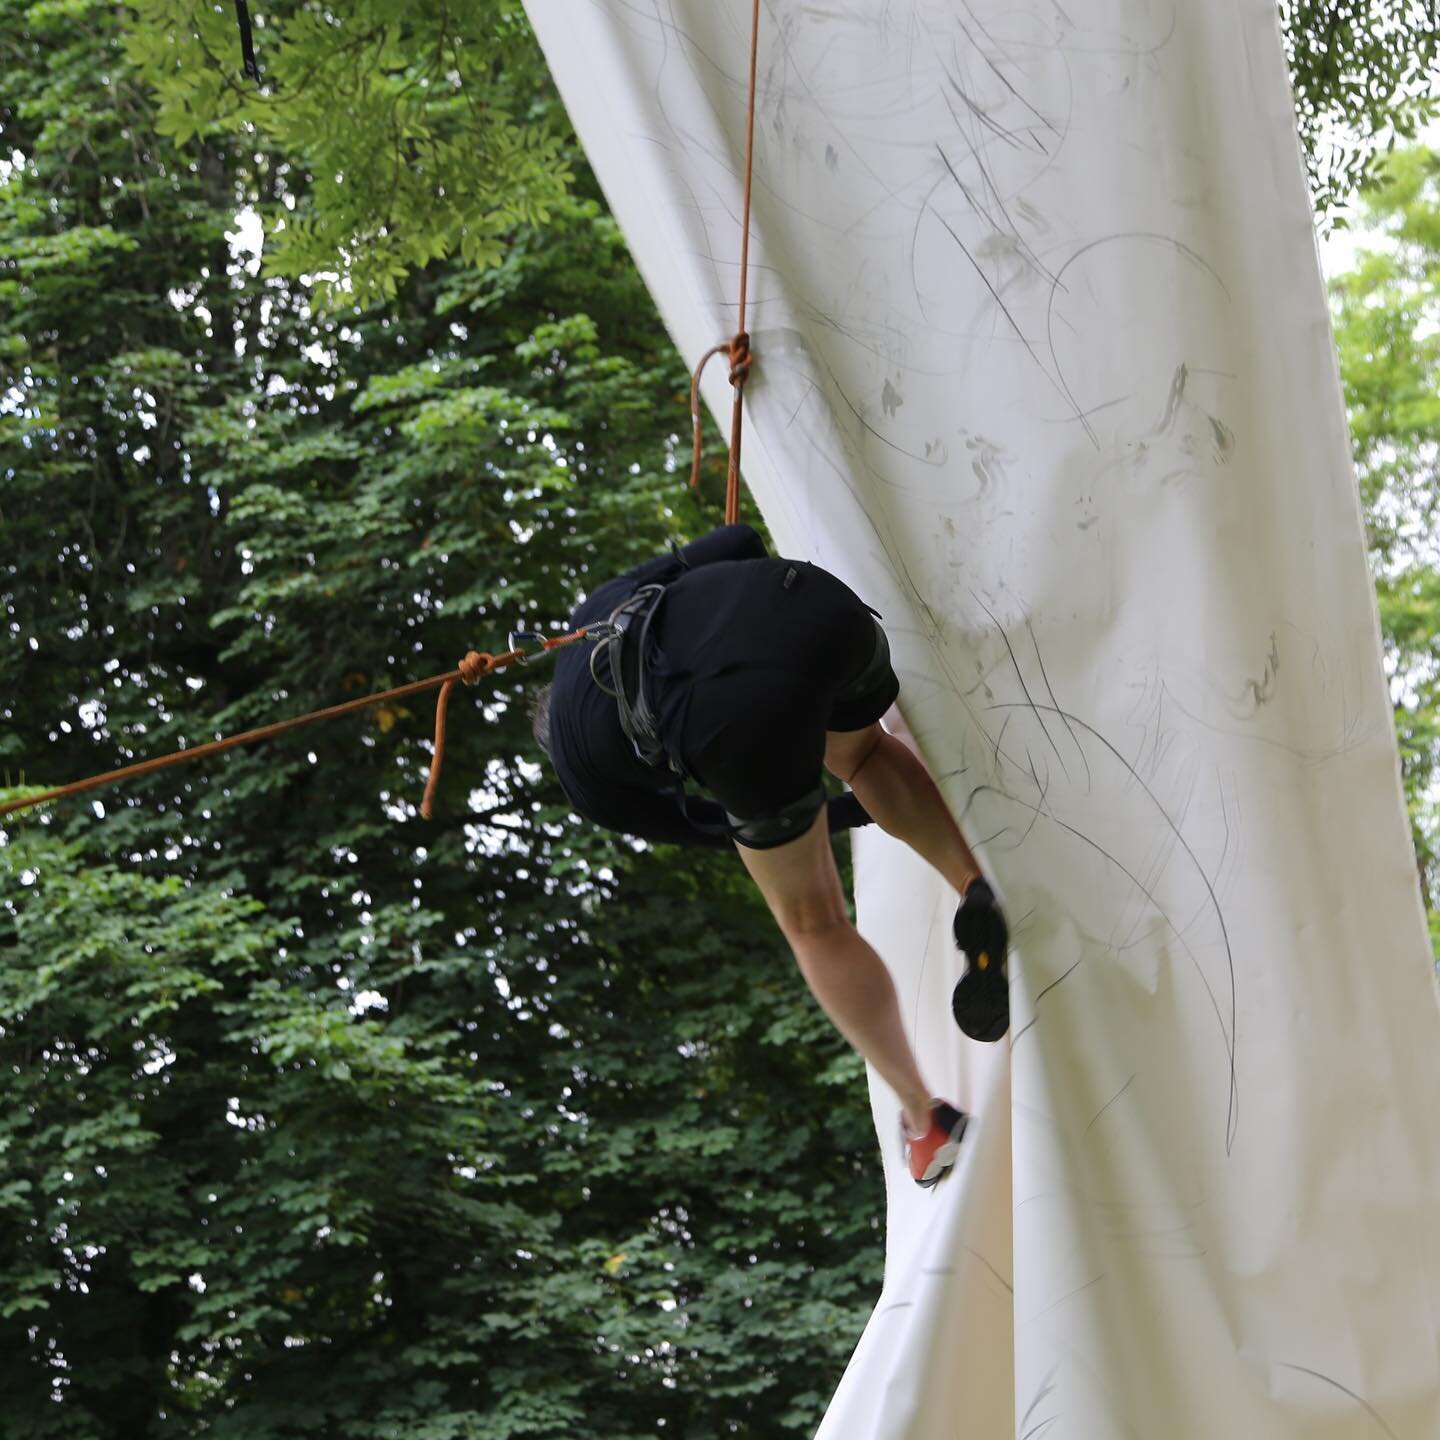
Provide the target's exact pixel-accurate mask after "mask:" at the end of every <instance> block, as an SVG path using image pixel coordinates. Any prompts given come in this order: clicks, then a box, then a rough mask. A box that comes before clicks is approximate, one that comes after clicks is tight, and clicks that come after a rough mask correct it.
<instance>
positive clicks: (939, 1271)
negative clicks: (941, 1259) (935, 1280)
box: [920, 1265, 955, 1275]
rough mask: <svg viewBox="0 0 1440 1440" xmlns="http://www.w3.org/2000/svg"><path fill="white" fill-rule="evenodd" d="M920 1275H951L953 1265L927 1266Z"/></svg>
mask: <svg viewBox="0 0 1440 1440" xmlns="http://www.w3.org/2000/svg"><path fill="white" fill-rule="evenodd" d="M920 1273H921V1274H922V1275H953V1274H954V1273H955V1267H954V1266H953V1265H927V1266H926V1267H925V1268H924V1269H923V1270H922V1271H921V1272H920Z"/></svg>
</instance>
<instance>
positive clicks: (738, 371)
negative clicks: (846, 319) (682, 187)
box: [690, 0, 760, 525]
mask: <svg viewBox="0 0 1440 1440" xmlns="http://www.w3.org/2000/svg"><path fill="white" fill-rule="evenodd" d="M759 53H760V0H754V8H753V10H752V12H751V16H750V95H749V100H748V102H747V106H746V113H745V190H744V199H743V203H742V207H741V216H740V313H739V321H738V324H737V326H736V330H735V334H734V335H732V336H731V337H730V339H729V340H726V341H725V342H724V343H723V344H720V345H714V346H712V347H711V348H710V349H709V350H707V351H706V352H705V353H704V354H703V355H702V356H701V357H700V363H699V364H698V365H696V367H695V373H694V374H693V375H692V376H691V377H690V423H691V430H692V437H691V438H692V449H691V456H690V484H691V486H692V487H694V486H696V485H698V484H699V483H700V376H701V374H702V373H703V372H704V369H705V366H706V364H707V362H708V361H709V360H710V357H711V356H712V355H719V354H720V353H721V352H722V351H723V352H724V353H725V354H727V355H728V356H729V357H730V384H731V385H732V386H733V387H734V390H735V398H734V402H733V404H732V405H731V408H730V460H729V464H728V465H727V467H726V471H725V523H726V524H727V525H733V524H734V523H735V522H736V521H737V520H738V519H739V518H740V435H741V428H742V424H741V422H742V412H743V408H744V407H743V404H742V401H743V399H744V395H745V381H746V378H747V377H748V376H749V374H750V360H751V356H750V336H749V335H748V334H747V333H746V330H745V289H746V282H747V281H748V280H749V277H750V178H751V174H752V172H753V170H754V164H755V65H756V59H757V57H758V55H759Z"/></svg>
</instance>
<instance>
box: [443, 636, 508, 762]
mask: <svg viewBox="0 0 1440 1440" xmlns="http://www.w3.org/2000/svg"><path fill="white" fill-rule="evenodd" d="M494 668H495V657H494V656H493V655H491V654H490V653H489V651H487V650H471V651H469V652H468V653H467V654H466V656H465V658H464V659H463V660H462V661H461V662H460V679H461V680H462V681H464V683H465V684H466V685H478V684H479V683H480V681H481V680H482V679H483V678H484V677H485V676H486V675H488V674H489V673H490V672H491V671H492V670H493V669H494ZM440 694H441V703H443V701H444V697H445V691H444V688H443V687H442V688H441V691H440ZM436 764H437V765H438V764H439V757H438V756H437V757H436Z"/></svg>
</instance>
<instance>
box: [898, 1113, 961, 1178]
mask: <svg viewBox="0 0 1440 1440" xmlns="http://www.w3.org/2000/svg"><path fill="white" fill-rule="evenodd" d="M969 1123H970V1117H969V1116H968V1115H967V1114H966V1113H965V1112H964V1111H963V1110H957V1109H956V1108H955V1107H954V1106H953V1105H951V1104H948V1103H947V1102H946V1101H944V1100H936V1101H935V1102H934V1103H933V1104H932V1105H931V1106H930V1128H929V1129H928V1130H927V1131H926V1132H925V1133H924V1134H923V1135H921V1136H919V1137H916V1136H914V1135H911V1134H910V1132H909V1131H908V1130H907V1129H906V1127H905V1117H904V1116H903V1115H902V1116H901V1117H900V1136H901V1139H902V1140H903V1141H904V1143H905V1163H906V1164H907V1165H908V1166H909V1167H910V1175H911V1177H912V1178H913V1179H914V1181H915V1183H916V1184H917V1185H920V1186H923V1187H924V1188H925V1189H926V1190H928V1189H929V1188H930V1187H931V1186H932V1185H938V1184H939V1183H940V1182H941V1181H942V1180H943V1179H944V1178H945V1177H946V1176H947V1175H948V1174H949V1173H950V1170H951V1168H952V1167H953V1166H954V1164H955V1157H956V1156H957V1155H958V1154H959V1153H960V1140H961V1137H962V1136H963V1135H964V1134H965V1127H966V1126H967V1125H968V1124H969Z"/></svg>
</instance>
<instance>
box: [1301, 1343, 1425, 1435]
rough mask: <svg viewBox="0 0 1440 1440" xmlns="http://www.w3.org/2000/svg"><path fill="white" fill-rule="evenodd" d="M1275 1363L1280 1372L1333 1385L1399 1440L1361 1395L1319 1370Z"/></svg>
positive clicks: (1386, 1432) (1388, 1433)
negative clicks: (1295, 1373) (1294, 1372)
mask: <svg viewBox="0 0 1440 1440" xmlns="http://www.w3.org/2000/svg"><path fill="white" fill-rule="evenodd" d="M1275 1363H1276V1364H1277V1365H1279V1367H1280V1368H1281V1369H1282V1370H1294V1371H1296V1372H1297V1373H1299V1374H1301V1375H1309V1376H1310V1377H1311V1378H1312V1379H1315V1380H1321V1381H1324V1383H1325V1384H1326V1385H1333V1386H1334V1387H1335V1388H1336V1389H1337V1390H1339V1391H1340V1392H1341V1393H1342V1394H1345V1395H1348V1396H1349V1397H1350V1398H1351V1399H1352V1400H1353V1401H1354V1402H1355V1403H1356V1404H1357V1405H1358V1406H1359V1407H1360V1408H1361V1409H1362V1410H1363V1411H1364V1412H1365V1413H1366V1414H1367V1415H1368V1416H1369V1417H1370V1418H1371V1419H1372V1420H1373V1421H1374V1422H1375V1423H1376V1424H1377V1425H1378V1426H1379V1427H1380V1428H1381V1430H1383V1431H1384V1432H1385V1434H1387V1435H1388V1436H1389V1437H1390V1440H1400V1437H1399V1436H1398V1435H1397V1434H1396V1433H1395V1432H1394V1431H1393V1430H1392V1429H1391V1428H1390V1427H1389V1425H1387V1424H1386V1423H1385V1417H1384V1416H1383V1415H1381V1413H1380V1412H1379V1411H1378V1410H1377V1409H1376V1408H1375V1407H1374V1406H1373V1405H1372V1404H1371V1403H1370V1402H1369V1401H1368V1400H1366V1399H1365V1397H1364V1396H1363V1395H1357V1394H1356V1393H1355V1392H1354V1391H1353V1390H1351V1389H1350V1388H1349V1387H1348V1386H1346V1385H1342V1384H1341V1383H1340V1382H1339V1381H1338V1380H1332V1379H1331V1378H1330V1376H1328V1375H1325V1374H1322V1373H1321V1372H1320V1371H1319V1370H1311V1369H1309V1368H1308V1367H1307V1366H1305V1365H1290V1364H1287V1363H1286V1362H1285V1361H1284V1360H1277V1361H1276V1362H1275Z"/></svg>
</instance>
